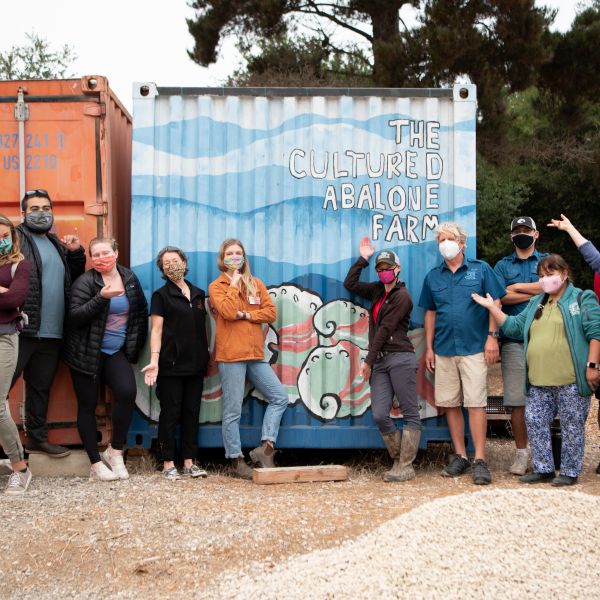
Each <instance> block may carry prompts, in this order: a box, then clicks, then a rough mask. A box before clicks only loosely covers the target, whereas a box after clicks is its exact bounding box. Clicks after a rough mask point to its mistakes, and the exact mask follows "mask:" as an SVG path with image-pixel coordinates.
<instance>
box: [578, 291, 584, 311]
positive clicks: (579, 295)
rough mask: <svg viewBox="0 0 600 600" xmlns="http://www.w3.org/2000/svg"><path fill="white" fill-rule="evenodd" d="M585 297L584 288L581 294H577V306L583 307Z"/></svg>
mask: <svg viewBox="0 0 600 600" xmlns="http://www.w3.org/2000/svg"><path fill="white" fill-rule="evenodd" d="M582 298H583V290H581V292H579V294H577V306H579V308H581V299H582Z"/></svg>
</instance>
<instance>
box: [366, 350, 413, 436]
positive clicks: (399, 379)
mask: <svg viewBox="0 0 600 600" xmlns="http://www.w3.org/2000/svg"><path fill="white" fill-rule="evenodd" d="M394 395H395V396H396V398H397V400H398V403H399V405H400V412H401V413H402V417H403V418H404V426H405V427H408V428H412V429H421V428H422V426H421V417H420V415H419V403H418V401H417V358H416V356H415V354H414V352H390V353H389V354H387V355H386V356H384V357H383V358H380V359H378V360H377V361H376V362H375V364H374V365H373V369H372V371H371V410H372V411H373V419H375V423H376V424H377V428H378V429H379V432H380V433H381V435H386V434H388V433H391V432H393V431H394V430H395V429H396V423H395V422H394V419H392V418H391V417H390V410H391V409H392V401H393V399H394Z"/></svg>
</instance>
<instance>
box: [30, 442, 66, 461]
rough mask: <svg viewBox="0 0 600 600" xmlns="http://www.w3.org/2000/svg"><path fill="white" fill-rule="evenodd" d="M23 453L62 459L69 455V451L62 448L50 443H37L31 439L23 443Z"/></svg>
mask: <svg viewBox="0 0 600 600" xmlns="http://www.w3.org/2000/svg"><path fill="white" fill-rule="evenodd" d="M25 452H28V453H29V454H45V455H46V456H50V457H51V458H63V457H65V456H69V454H71V451H70V450H69V449H68V448H65V447H64V446H58V445H56V444H51V443H50V442H38V441H36V440H32V439H28V440H27V441H26V442H25Z"/></svg>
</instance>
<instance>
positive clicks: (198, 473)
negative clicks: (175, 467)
mask: <svg viewBox="0 0 600 600" xmlns="http://www.w3.org/2000/svg"><path fill="white" fill-rule="evenodd" d="M181 474H182V475H183V476H184V477H194V478H195V477H208V473H207V472H206V471H205V470H204V469H201V468H200V467H199V466H198V465H192V466H191V467H189V468H188V467H183V471H181Z"/></svg>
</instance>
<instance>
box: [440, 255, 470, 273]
mask: <svg viewBox="0 0 600 600" xmlns="http://www.w3.org/2000/svg"><path fill="white" fill-rule="evenodd" d="M468 260H469V259H468V258H467V257H466V256H465V255H464V254H463V261H462V263H461V264H460V267H458V269H456V271H460V269H462V268H463V267H466V266H467V261H468ZM440 269H441V270H442V271H443V270H444V269H446V270H448V271H450V272H451V273H452V270H451V269H450V267H449V266H448V265H447V264H446V261H445V259H442V264H441V265H440ZM456 271H455V273H456Z"/></svg>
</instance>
